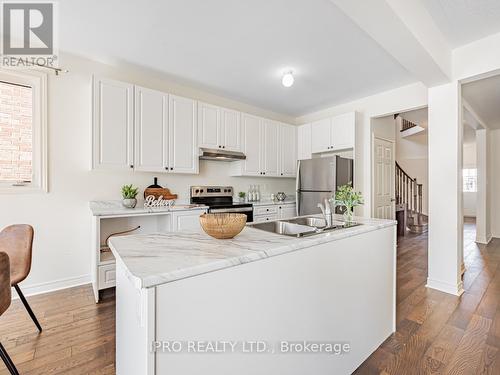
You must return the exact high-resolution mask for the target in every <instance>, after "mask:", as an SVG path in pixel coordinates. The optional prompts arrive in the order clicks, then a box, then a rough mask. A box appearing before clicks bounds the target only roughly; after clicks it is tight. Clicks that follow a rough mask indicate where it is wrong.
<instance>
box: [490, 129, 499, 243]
mask: <svg viewBox="0 0 500 375" xmlns="http://www.w3.org/2000/svg"><path fill="white" fill-rule="evenodd" d="M489 134H490V141H491V154H490V155H491V164H490V165H491V168H490V177H491V178H490V186H491V192H492V193H491V196H490V198H491V211H490V214H491V232H492V235H493V237H496V238H500V194H498V192H500V168H499V166H500V130H493V131H490V132H489Z"/></svg>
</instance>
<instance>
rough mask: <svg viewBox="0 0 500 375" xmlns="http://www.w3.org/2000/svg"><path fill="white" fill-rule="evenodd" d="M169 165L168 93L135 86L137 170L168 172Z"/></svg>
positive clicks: (135, 151) (135, 164)
mask: <svg viewBox="0 0 500 375" xmlns="http://www.w3.org/2000/svg"><path fill="white" fill-rule="evenodd" d="M167 166H168V94H165V93H163V92H160V91H155V90H150V89H146V88H143V87H138V86H136V87H135V147H134V169H135V170H138V171H145V172H165V168H166V167H167Z"/></svg>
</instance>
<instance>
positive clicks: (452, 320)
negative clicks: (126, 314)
mask: <svg viewBox="0 0 500 375" xmlns="http://www.w3.org/2000/svg"><path fill="white" fill-rule="evenodd" d="M474 232H475V228H474V223H470V222H467V223H466V228H465V235H464V239H465V241H464V244H465V264H466V268H467V271H466V273H465V276H464V286H465V293H464V294H463V295H462V296H461V297H454V296H451V295H448V294H445V293H441V292H438V291H435V290H431V289H427V288H425V282H426V277H427V235H426V234H423V235H411V234H410V235H408V236H407V237H404V238H402V239H401V240H400V242H399V246H398V266H397V268H398V274H397V331H396V332H395V333H394V334H393V335H392V336H391V337H389V338H388V339H387V340H386V341H385V342H384V343H383V344H382V345H381V347H380V348H379V349H377V351H375V352H374V353H373V354H372V355H371V356H370V358H368V360H367V361H365V362H364V363H363V364H362V365H361V366H360V367H359V368H358V370H357V371H356V372H355V374H384V375H387V374H390V375H410V374H454V375H458V374H464V375H465V374H500V353H499V351H500V303H499V302H500V272H497V270H498V269H499V266H500V240H498V239H495V240H493V241H492V242H491V243H490V244H489V245H488V246H479V247H478V246H477V245H476V244H475V242H474V235H475V234H474ZM103 297H104V298H103V301H102V302H101V303H99V304H98V305H96V304H95V303H94V300H93V296H92V291H91V289H90V286H83V287H78V288H72V289H67V290H63V291H59V292H55V293H50V294H45V295H40V296H34V297H29V298H28V300H29V302H30V304H31V306H32V308H33V310H34V311H35V313H36V314H37V316H38V318H39V320H40V323H41V324H42V326H43V328H44V331H43V333H42V334H40V335H39V334H38V332H37V330H36V328H35V326H34V324H33V323H32V321H31V320H30V318H29V316H28V314H27V313H26V311H25V310H24V308H23V306H22V305H21V303H20V302H19V301H14V303H13V305H12V306H11V308H10V309H9V310H8V311H7V312H6V313H5V314H4V315H3V316H1V317H0V340H1V342H2V343H3V344H4V346H5V347H6V349H7V350H8V351H9V353H10V354H11V357H12V359H13V360H14V362H15V363H16V365H17V367H18V369H19V371H20V373H21V374H23V375H34V374H36V375H42V374H75V375H76V374H114V373H115V367H114V355H115V323H114V321H115V311H114V309H115V302H114V292H113V291H112V290H110V291H107V292H106V293H105V294H104V296H103ZM4 374H8V372H7V370H6V369H5V367H4V366H3V363H0V375H4Z"/></svg>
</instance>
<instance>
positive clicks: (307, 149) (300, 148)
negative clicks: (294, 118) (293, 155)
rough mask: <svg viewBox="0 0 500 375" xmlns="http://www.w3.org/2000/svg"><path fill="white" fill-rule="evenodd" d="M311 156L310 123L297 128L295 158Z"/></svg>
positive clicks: (300, 158)
mask: <svg viewBox="0 0 500 375" xmlns="http://www.w3.org/2000/svg"><path fill="white" fill-rule="evenodd" d="M311 158H312V155H311V124H305V125H302V126H299V128H298V129H297V159H298V160H307V159H311Z"/></svg>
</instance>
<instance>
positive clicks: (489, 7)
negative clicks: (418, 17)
mask: <svg viewBox="0 0 500 375" xmlns="http://www.w3.org/2000/svg"><path fill="white" fill-rule="evenodd" d="M421 1H423V3H424V4H425V6H426V8H427V10H428V12H429V13H430V15H431V16H432V18H433V19H434V21H435V23H436V25H437V26H438V27H439V28H440V29H441V31H442V32H443V34H444V35H445V37H446V38H447V40H448V42H449V43H450V45H451V46H452V47H458V46H461V45H464V44H467V43H470V42H472V41H474V40H477V39H481V38H484V37H486V36H488V35H491V34H495V33H498V32H500V1H499V0H421Z"/></svg>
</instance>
